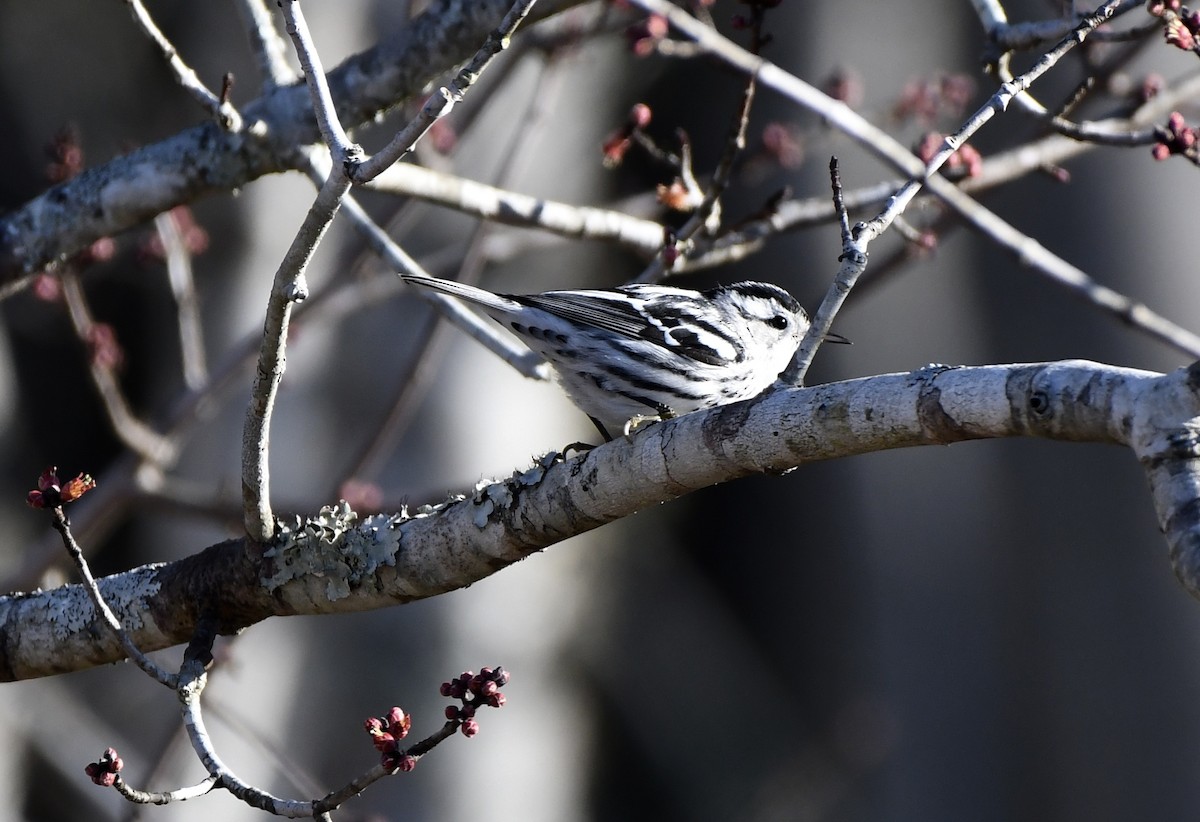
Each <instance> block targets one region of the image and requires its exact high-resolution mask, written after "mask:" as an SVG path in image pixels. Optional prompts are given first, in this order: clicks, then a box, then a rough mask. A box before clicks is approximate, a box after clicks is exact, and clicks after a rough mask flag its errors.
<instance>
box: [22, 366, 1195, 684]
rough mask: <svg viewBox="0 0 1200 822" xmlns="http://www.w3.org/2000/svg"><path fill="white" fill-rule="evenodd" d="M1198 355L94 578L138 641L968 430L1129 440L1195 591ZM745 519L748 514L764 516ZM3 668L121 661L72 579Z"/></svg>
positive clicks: (443, 584) (890, 403)
mask: <svg viewBox="0 0 1200 822" xmlns="http://www.w3.org/2000/svg"><path fill="white" fill-rule="evenodd" d="M1198 389H1200V364H1195V365H1192V366H1190V367H1188V368H1183V369H1179V370H1177V371H1174V372H1172V373H1170V374H1165V375H1163V374H1157V373H1153V372H1147V371H1137V370H1132V369H1126V368H1118V367H1114V366H1107V365H1100V364H1096V363H1091V362H1085V361H1066V362H1054V363H1040V364H1026V365H995V366H982V367H950V366H937V365H931V366H927V367H925V368H923V369H920V370H918V371H913V372H909V373H902V374H887V375H882V376H876V377H865V378H862V379H857V380H850V381H847V382H838V383H832V384H828V385H820V386H814V387H811V388H795V389H785V390H778V391H775V392H773V393H768V394H764V395H763V396H761V397H758V398H756V399H754V400H749V401H746V402H742V403H737V404H734V405H729V406H724V407H721V408H717V409H713V410H711V411H707V412H698V413H695V414H689V415H686V416H684V417H680V418H678V419H675V420H669V421H667V422H663V423H657V424H654V425H651V426H649V427H647V428H645V429H644V430H641V431H639V432H637V433H636V434H635V435H634V436H633V437H631V438H628V439H618V440H617V441H615V442H612V443H609V444H606V445H603V446H600V447H598V448H595V449H594V450H592V451H589V452H587V453H584V454H581V455H576V456H573V457H571V458H569V459H567V460H566V461H562V460H558V459H554V458H553V457H547V458H545V459H543V460H542V462H541V464H540V465H536V466H534V467H533V468H530V469H521V470H518V471H516V472H514V474H513V475H512V476H511V477H509V478H507V479H504V480H500V481H497V482H492V483H481V484H480V485H479V486H478V487H477V488H476V489H475V490H474V492H473V493H471V494H470V495H467V496H464V497H461V498H459V499H456V500H452V501H450V502H448V503H445V504H443V505H439V506H437V507H434V508H430V509H426V510H423V511H422V512H420V513H418V514H417V515H415V516H412V517H407V516H406V515H405V514H395V515H391V516H389V515H376V516H372V517H367V518H365V519H364V518H359V517H358V516H357V515H355V514H354V513H353V512H351V511H350V510H349V508H348V507H346V506H345V505H344V504H341V505H339V506H333V507H330V508H327V509H324V510H323V511H322V512H321V513H320V514H319V515H317V516H315V517H312V518H310V519H309V520H307V521H305V522H303V523H301V522H294V523H290V524H289V523H283V526H284V527H282V528H281V529H279V533H280V536H279V538H278V541H277V542H276V543H274V544H273V545H272V546H269V547H268V548H267V549H266V550H265V551H260V550H259V549H256V548H255V547H254V546H252V545H251V544H249V543H246V542H244V541H241V540H234V541H230V542H227V543H222V544H220V545H215V546H212V547H210V548H208V549H206V550H205V551H203V552H201V553H199V554H196V555H194V556H192V557H189V558H187V559H184V560H180V561H178V562H173V563H169V564H165V565H151V566H144V567H141V568H136V569H133V570H131V571H127V572H124V573H121V574H116V575H113V576H111V577H107V578H105V579H104V580H101V588H102V590H103V592H104V593H105V595H106V597H107V598H108V601H109V603H110V605H111V606H112V608H113V610H114V611H115V612H116V613H117V615H118V616H119V617H120V618H121V620H122V622H123V623H124V624H125V626H126V627H127V629H128V630H129V632H130V634H131V635H132V637H133V639H134V641H135V643H136V644H137V645H138V646H139V647H140V648H142V649H143V650H145V651H151V650H155V649H158V648H163V647H166V646H169V645H173V644H177V643H180V642H184V641H186V640H187V639H188V638H189V637H190V635H191V632H192V630H193V628H194V626H195V623H196V619H197V616H198V615H199V614H200V613H201V612H202V611H204V610H206V609H210V610H213V611H215V612H216V613H217V615H218V620H219V626H220V630H221V631H222V632H231V631H235V630H238V629H240V628H243V627H245V626H247V625H251V624H253V623H255V622H258V621H260V620H262V619H265V618H266V617H268V616H273V615H290V614H316V613H333V612H344V611H360V610H367V609H373V608H381V607H387V606H390V605H397V604H402V603H405V602H410V601H413V600H417V599H422V598H425V597H429V596H435V595H437V594H440V593H444V592H446V591H450V590H454V589H456V588H461V587H463V586H466V585H470V584H472V583H474V582H477V581H479V580H481V579H483V578H485V577H487V576H489V575H491V574H492V573H495V572H496V571H498V570H500V569H502V568H505V567H507V566H509V565H511V564H513V563H515V562H517V561H518V560H521V559H524V558H525V557H527V556H529V555H530V554H533V553H536V552H537V551H540V550H542V549H544V548H546V547H548V546H550V545H554V544H556V543H559V542H562V541H563V540H566V539H567V538H569V537H571V536H574V535H576V534H580V533H583V532H585V531H589V530H591V529H593V528H597V527H599V526H601V525H603V524H605V523H608V522H612V521H614V520H616V519H620V518H622V517H625V516H628V515H630V514H633V513H635V512H637V511H639V510H641V509H644V508H647V507H649V506H652V505H656V504H659V503H662V502H666V501H667V500H671V499H675V498H677V497H680V496H683V495H684V494H687V493H689V492H691V491H695V490H697V489H700V488H704V487H706V486H709V485H713V484H716V483H720V482H725V481H728V480H732V479H736V478H738V477H743V476H747V475H750V474H756V473H783V472H786V471H789V470H791V469H794V468H796V467H798V466H801V465H803V464H805V463H807V462H814V461H817V460H826V459H834V458H838V457H847V456H852V455H855V454H862V453H867V452H871V451H880V450H886V449H891V448H905V447H912V446H918V445H947V444H950V443H955V442H961V441H963V440H971V439H982V438H994V437H1013V436H1034V437H1044V438H1048V439H1057V440H1069V441H1078V442H1092V443H1107V444H1115V445H1124V446H1126V447H1128V448H1130V449H1131V450H1132V452H1133V454H1134V456H1135V457H1136V458H1137V460H1138V461H1139V462H1140V463H1141V465H1142V467H1143V468H1144V470H1145V471H1146V473H1147V477H1148V479H1149V486H1150V490H1151V494H1152V496H1153V501H1154V505H1155V509H1156V511H1157V513H1158V519H1159V523H1160V525H1161V527H1162V529H1163V531H1164V533H1165V535H1166V538H1167V543H1168V546H1169V549H1170V552H1169V553H1170V558H1171V562H1172V565H1173V566H1174V569H1175V573H1176V574H1177V576H1178V577H1179V579H1180V581H1181V582H1182V583H1183V584H1184V586H1185V587H1186V588H1187V589H1188V591H1189V592H1191V593H1192V594H1193V595H1194V596H1198V597H1200V551H1198V546H1200V470H1198V468H1200V460H1198V456H1200V390H1198ZM745 516H747V517H752V516H753V512H746V513H745ZM0 626H2V627H0V649H2V650H0V679H2V680H15V679H27V678H32V677H38V676H46V675H50V674H55V673H61V672H65V671H71V670H78V669H81V668H86V667H89V666H92V665H96V664H101V663H105V662H112V661H116V660H119V659H121V658H122V656H123V654H122V651H121V649H120V645H119V644H118V643H117V641H116V640H115V639H113V638H112V637H111V635H110V634H109V632H108V631H107V630H104V629H103V628H102V627H100V626H98V625H97V624H96V618H95V614H94V613H93V611H92V607H91V604H90V602H89V601H88V599H87V597H86V595H84V593H83V591H82V590H81V589H80V587H79V586H77V585H68V586H64V587H62V588H57V589H54V590H48V591H40V592H36V593H32V594H17V595H12V596H6V597H0Z"/></svg>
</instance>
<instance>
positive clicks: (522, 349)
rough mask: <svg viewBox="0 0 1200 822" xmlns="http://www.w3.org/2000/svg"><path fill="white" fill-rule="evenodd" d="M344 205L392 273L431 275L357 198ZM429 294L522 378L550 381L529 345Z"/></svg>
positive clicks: (316, 172)
mask: <svg viewBox="0 0 1200 822" xmlns="http://www.w3.org/2000/svg"><path fill="white" fill-rule="evenodd" d="M309 162H310V165H309V168H308V174H309V176H310V177H313V178H314V179H318V178H319V174H320V172H319V170H318V169H317V166H316V165H315V160H314V159H313V158H312V157H311V156H310V159H309ZM342 205H343V207H344V209H345V211H344V213H345V215H346V217H347V218H348V219H349V220H350V223H351V225H353V226H354V228H355V230H356V231H358V232H359V234H360V235H361V236H362V237H363V239H365V240H366V241H367V244H368V245H369V246H370V247H371V249H372V250H373V251H374V252H375V253H376V254H378V255H379V256H380V257H382V258H383V260H384V261H385V262H387V264H388V265H389V266H391V268H392V270H393V271H395V272H397V273H402V274H425V275H426V276H428V273H427V272H426V271H425V269H424V268H423V267H422V266H421V264H420V263H418V262H417V261H416V260H414V259H413V258H412V257H410V256H409V255H408V253H407V252H405V251H404V249H403V248H401V247H400V246H399V244H397V243H396V242H395V241H394V240H393V239H392V238H391V237H389V236H388V234H387V232H386V231H384V230H383V229H382V228H380V227H379V224H378V223H376V222H375V221H374V220H373V219H371V217H370V215H368V214H367V212H366V211H364V210H363V208H362V206H360V205H359V204H358V201H357V200H355V199H354V197H352V196H349V195H347V196H346V197H344V198H343V201H342ZM426 291H428V289H421V290H420V293H421V295H422V297H423V298H424V299H427V300H429V301H430V302H432V303H433V304H434V305H435V306H437V308H438V310H439V311H441V312H442V314H444V315H445V317H446V318H447V319H448V320H450V321H451V322H452V323H454V324H455V325H457V326H458V327H459V328H461V329H462V330H463V331H465V332H466V333H467V334H469V335H470V336H471V337H472V338H473V339H474V340H476V341H477V342H479V343H480V344H481V345H483V346H484V347H486V348H487V349H488V350H489V351H491V352H492V353H494V354H496V356H498V357H500V359H502V360H504V362H506V363H508V364H509V365H511V366H512V367H513V368H515V369H516V370H517V371H518V373H520V374H521V375H522V376H524V377H530V378H532V379H539V380H544V379H549V377H550V373H549V369H548V368H547V366H546V364H545V363H544V362H543V361H542V359H541V358H540V357H538V356H537V355H536V354H534V353H533V352H532V351H530V350H529V349H528V348H527V347H526V346H524V345H521V343H519V342H518V341H517V340H516V338H515V337H513V336H512V335H510V334H505V333H503V332H501V331H500V328H499V326H497V325H496V324H495V323H493V322H490V321H487V320H484V319H483V318H481V317H480V316H479V315H477V314H475V313H474V312H472V311H470V310H469V309H467V308H466V307H464V306H463V305H462V304H461V303H460V302H459V301H458V300H454V299H451V298H450V297H444V296H442V295H434V296H435V297H437V298H436V299H435V298H430V297H429V296H426V295H425V292H426Z"/></svg>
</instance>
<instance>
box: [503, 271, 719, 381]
mask: <svg viewBox="0 0 1200 822" xmlns="http://www.w3.org/2000/svg"><path fill="white" fill-rule="evenodd" d="M611 293H612V294H613V296H611V297H610V296H608V295H607V294H608V293H607V292H603V291H584V292H581V291H548V292H546V293H544V294H524V295H516V294H510V295H507V296H508V297H509V299H512V300H516V301H517V302H519V303H523V304H525V305H528V306H530V307H533V308H540V309H541V310H542V311H547V312H549V313H551V314H554V315H555V316H557V317H561V318H563V319H565V320H568V321H570V322H574V323H578V324H580V325H585V326H591V327H593V328H599V329H602V330H604V331H611V332H612V333H614V334H618V335H620V336H623V337H628V338H629V339H634V340H645V341H647V342H651V343H654V344H655V345H657V346H659V347H660V348H662V349H665V351H667V352H670V353H673V354H676V355H678V356H680V357H685V358H687V359H690V360H695V361H697V362H702V363H706V364H708V365H725V364H726V363H728V362H730V361H731V360H732V359H733V358H734V357H735V353H734V352H731V351H730V350H729V345H728V342H729V341H728V340H727V339H726V338H725V336H724V335H722V334H721V333H720V331H719V329H717V328H715V327H714V325H713V324H712V322H711V318H710V317H709V316H707V315H708V313H709V312H707V311H705V310H704V309H705V306H703V305H702V304H700V305H697V304H692V305H690V306H688V309H689V310H687V311H683V310H675V309H672V308H668V307H667V305H668V302H667V301H663V300H655V299H652V298H651V299H645V298H642V299H632V300H631V299H630V297H640V296H641V295H639V294H637V292H636V291H633V289H632V288H630V289H625V290H622V291H614V292H611ZM672 304H677V301H675V303H672ZM714 336H715V337H718V338H720V339H719V340H714V339H713V337H714ZM713 343H717V344H716V345H714V344H713ZM721 343H724V344H721Z"/></svg>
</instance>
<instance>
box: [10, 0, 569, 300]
mask: <svg viewBox="0 0 1200 822" xmlns="http://www.w3.org/2000/svg"><path fill="white" fill-rule="evenodd" d="M573 2H576V0H558V2H556V3H555V2H551V3H547V4H546V6H545V7H544V8H543V7H540V6H539V8H538V11H537V12H535V16H536V15H541V16H545V15H547V14H548V13H551V12H552V11H555V10H558V9H561V8H564V7H566V6H567V5H571V4H572V3H573ZM510 6H511V3H510V2H508V0H477V2H472V3H463V2H459V0H434V2H432V3H430V4H429V7H428V8H427V9H426V10H425V11H424V12H423V13H422V14H420V15H419V16H417V17H416V18H415V19H414V20H412V22H411V23H410V24H409V25H408V26H407V27H406V28H404V29H402V30H400V31H398V32H396V33H395V34H394V36H392V37H390V38H388V39H385V40H383V41H382V42H381V43H380V44H379V45H378V46H376V47H374V48H371V49H368V50H367V51H364V52H361V53H359V54H356V55H354V56H353V57H350V58H349V59H347V60H346V61H345V62H343V63H342V64H341V65H339V66H338V67H337V68H335V69H333V70H332V71H331V72H329V74H328V78H327V79H328V82H329V90H330V93H331V95H332V97H333V100H334V101H335V106H336V109H337V115H338V118H339V119H340V121H341V122H342V123H343V125H345V126H346V127H347V128H352V127H354V126H357V125H361V124H364V123H367V122H370V121H372V120H373V119H374V118H375V117H376V116H377V115H379V114H381V113H383V112H385V111H386V110H388V109H389V108H392V107H393V106H396V105H397V104H399V103H401V102H403V101H404V100H407V99H408V98H410V97H412V96H414V95H416V94H419V93H420V92H421V89H422V88H423V87H424V86H426V85H427V84H429V83H430V82H432V81H434V80H435V79H437V78H438V77H439V76H440V75H442V74H444V73H446V72H447V71H451V70H453V69H454V68H455V66H457V65H458V64H459V63H461V62H463V61H465V60H467V59H468V58H470V57H471V56H472V55H473V54H475V52H476V50H477V49H478V48H479V44H480V43H482V42H483V41H484V40H485V39H486V38H487V36H488V34H489V33H491V31H492V30H493V29H494V28H495V27H496V23H497V22H498V21H499V20H500V19H501V18H502V17H503V16H504V14H505V13H506V12H507V11H508V10H509V7H510ZM242 117H243V119H244V121H245V123H246V128H245V129H243V130H242V131H241V132H239V133H236V134H233V133H228V132H225V131H223V130H222V129H221V128H220V126H218V125H217V124H216V123H214V122H206V123H202V124H201V125H198V126H195V127H193V128H190V129H187V130H186V131H183V132H181V133H179V134H176V135H173V136H172V137H169V138H167V139H166V140H163V141H161V142H158V143H153V144H151V145H148V146H145V147H144V148H140V149H137V150H135V151H133V152H131V153H129V154H127V155H125V156H123V157H118V158H115V159H113V160H112V161H110V162H108V163H105V164H104V165H100V166H95V167H93V168H89V169H86V170H84V171H83V173H81V174H80V175H78V176H77V177H75V178H73V179H71V180H69V181H67V182H64V183H62V184H61V185H57V186H54V187H53V188H51V189H49V190H47V191H46V192H44V193H43V194H41V195H39V196H38V197H35V198H34V199H32V200H30V201H29V202H27V203H25V204H24V205H23V206H21V207H20V208H18V209H16V210H14V211H12V212H10V213H8V214H5V215H3V216H2V217H0V287H2V286H5V285H9V284H11V283H13V282H15V281H17V280H20V279H22V278H24V277H27V276H28V275H30V274H33V273H36V272H37V271H39V270H41V269H43V268H44V267H46V266H48V265H51V264H53V263H55V262H57V261H59V260H62V259H64V258H66V257H68V256H69V255H71V254H73V253H75V252H76V251H79V250H80V249H82V248H85V247H86V246H88V245H90V244H91V243H92V242H94V241H95V240H97V239H99V238H100V237H108V236H112V235H114V234H118V233H120V232H122V231H125V230H126V229H129V228H132V227H134V226H136V225H139V224H141V223H143V222H145V221H146V220H149V219H150V218H152V217H153V216H154V215H156V214H158V213H160V212H162V211H166V210H167V209H169V208H173V207H174V206H177V205H180V204H181V203H187V202H191V201H193V200H195V199H197V198H198V197H200V196H202V195H204V194H210V193H213V192H217V191H232V190H234V189H237V188H240V187H241V186H244V185H245V184H246V183H248V182H250V181H251V180H255V179H257V178H259V177H261V176H263V175H264V174H271V173H275V172H279V171H287V170H291V169H292V168H294V166H295V162H296V160H295V147H296V146H298V145H311V144H313V143H316V142H319V141H320V139H321V135H320V132H319V130H318V127H317V123H316V121H315V120H314V118H313V113H312V103H311V100H310V98H309V93H308V90H307V89H306V88H305V86H304V84H303V83H295V84H292V85H289V86H284V87H281V88H278V89H275V90H273V91H271V92H269V93H267V94H265V95H264V96H262V97H260V98H258V99H257V100H254V101H252V102H250V103H248V104H247V105H245V106H243V107H242Z"/></svg>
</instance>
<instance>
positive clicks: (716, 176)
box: [634, 74, 757, 283]
mask: <svg viewBox="0 0 1200 822" xmlns="http://www.w3.org/2000/svg"><path fill="white" fill-rule="evenodd" d="M756 88H757V83H756V80H755V76H754V75H753V74H751V75H750V77H749V79H748V80H747V81H746V86H745V88H744V90H743V91H742V100H741V104H740V105H739V106H738V110H737V113H736V114H735V115H734V118H733V125H732V127H731V128H730V133H729V138H728V139H727V140H726V141H725V150H724V151H723V152H722V154H721V159H720V161H719V162H718V163H717V167H716V169H715V170H714V171H713V175H712V179H711V180H710V181H709V184H708V191H706V192H705V194H704V199H703V200H702V201H701V202H700V205H699V206H697V207H696V210H695V212H694V213H693V214H692V216H691V217H689V218H688V220H687V222H686V223H684V224H683V226H682V227H681V228H680V229H679V231H678V232H676V233H675V234H674V236H673V237H672V242H673V244H674V245H675V247H676V248H677V249H680V254H679V256H678V257H673V258H672V259H671V261H670V264H669V265H670V268H671V269H672V270H674V269H675V268H676V266H678V267H680V268H682V267H683V265H684V263H685V262H686V260H687V257H688V247H689V246H690V244H691V241H692V238H693V237H695V236H696V234H697V233H698V232H699V231H700V229H702V228H703V229H706V230H707V231H708V232H709V233H715V231H716V228H717V227H718V225H719V214H720V211H719V210H718V209H719V202H720V198H721V195H722V194H724V193H725V189H726V188H727V187H728V186H729V180H730V178H731V177H732V176H733V167H734V164H735V163H736V161H737V158H738V155H739V154H740V153H741V151H742V150H743V149H744V148H745V147H746V128H747V127H748V126H749V124H750V108H751V106H752V105H753V104H754V93H755V89H756ZM714 219H715V220H716V221H717V224H716V225H714V224H712V222H711V221H712V220H714ZM667 268H668V259H667V255H665V254H659V255H657V256H655V258H654V260H653V261H651V263H650V265H648V266H647V267H646V268H645V269H644V270H643V271H642V273H641V274H639V275H638V276H637V278H636V279H635V280H634V282H638V283H649V282H655V281H656V280H659V279H661V278H662V276H663V275H664V274H665V273H666V271H667Z"/></svg>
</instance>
